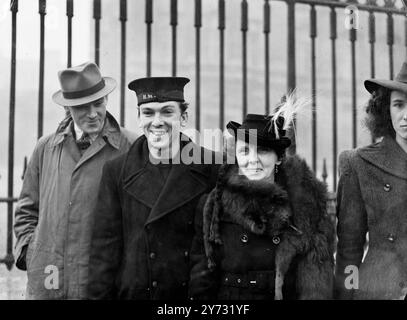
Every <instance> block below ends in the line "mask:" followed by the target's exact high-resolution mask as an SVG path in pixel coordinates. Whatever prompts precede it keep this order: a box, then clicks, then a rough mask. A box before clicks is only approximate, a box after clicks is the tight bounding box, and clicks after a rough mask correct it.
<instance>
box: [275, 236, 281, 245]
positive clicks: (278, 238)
mask: <svg viewBox="0 0 407 320" xmlns="http://www.w3.org/2000/svg"><path fill="white" fill-rule="evenodd" d="M273 243H274V244H279V243H280V237H278V236H274V237H273Z"/></svg>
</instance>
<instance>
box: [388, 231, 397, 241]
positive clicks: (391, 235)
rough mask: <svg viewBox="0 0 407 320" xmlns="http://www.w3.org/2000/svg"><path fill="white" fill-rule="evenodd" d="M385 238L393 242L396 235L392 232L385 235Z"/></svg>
mask: <svg viewBox="0 0 407 320" xmlns="http://www.w3.org/2000/svg"><path fill="white" fill-rule="evenodd" d="M387 240H389V241H390V242H391V243H393V242H394V241H395V240H396V236H395V235H394V234H392V233H389V235H388V236H387Z"/></svg>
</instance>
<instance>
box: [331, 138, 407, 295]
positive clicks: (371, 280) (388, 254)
mask: <svg viewBox="0 0 407 320" xmlns="http://www.w3.org/2000/svg"><path fill="white" fill-rule="evenodd" d="M339 162H340V179H339V185H338V195H337V215H338V227H337V233H338V251H337V266H336V280H335V293H336V297H337V298H339V299H352V298H353V299H400V298H403V297H404V296H405V294H406V293H407V153H406V152H404V151H403V150H402V149H401V147H400V146H399V145H398V144H397V142H396V141H395V140H394V139H393V138H391V137H385V138H384V139H383V140H382V141H381V142H379V143H375V144H372V145H370V146H367V147H364V148H360V149H357V150H352V151H345V152H343V153H342V154H341V155H340V157H339ZM367 232H368V233H369V249H368V251H367V254H366V256H365V258H364V260H363V262H362V257H363V255H364V249H365V245H366V244H367V242H366V234H367ZM347 266H355V267H357V268H358V274H355V272H353V271H350V270H351V269H349V270H348V272H347V273H345V269H346V267H347ZM351 275H352V276H358V283H357V284H358V288H357V289H356V290H352V288H351V287H350V286H348V288H349V289H347V288H346V287H345V281H346V279H347V277H348V282H349V281H350V280H351V279H352V277H349V276H351ZM348 282H347V283H348ZM353 284H355V281H353Z"/></svg>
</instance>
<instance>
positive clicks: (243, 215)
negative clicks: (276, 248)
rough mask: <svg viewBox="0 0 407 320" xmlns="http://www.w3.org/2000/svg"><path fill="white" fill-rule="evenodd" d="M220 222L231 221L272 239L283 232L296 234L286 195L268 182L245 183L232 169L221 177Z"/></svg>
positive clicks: (235, 170) (251, 181) (233, 167)
mask: <svg viewBox="0 0 407 320" xmlns="http://www.w3.org/2000/svg"><path fill="white" fill-rule="evenodd" d="M222 211H223V216H222V219H223V220H231V221H233V222H235V223H237V224H240V225H242V226H243V227H244V228H246V229H248V230H249V231H251V232H253V233H256V234H266V235H269V236H275V235H277V234H279V233H281V232H282V230H283V229H286V228H290V227H291V229H292V230H295V231H297V232H299V230H298V229H297V228H295V227H294V225H293V224H292V222H291V221H290V220H291V216H292V212H291V208H290V204H289V199H288V194H287V192H286V191H285V190H284V189H283V188H282V187H281V186H280V185H278V184H277V183H275V182H272V181H271V180H266V179H263V180H249V179H247V178H246V177H245V176H244V175H241V174H239V172H238V168H237V166H236V165H234V166H231V167H229V169H228V170H227V172H226V175H225V185H224V186H223V194H222Z"/></svg>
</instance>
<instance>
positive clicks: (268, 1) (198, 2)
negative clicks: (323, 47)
mask: <svg viewBox="0 0 407 320" xmlns="http://www.w3.org/2000/svg"><path fill="white" fill-rule="evenodd" d="M188 1H189V0H188ZM235 1H237V0H235ZM276 2H285V3H286V5H287V27H288V33H287V74H286V79H287V91H289V90H291V89H294V88H295V87H296V45H295V39H296V14H295V13H296V5H297V4H302V5H309V19H310V31H309V38H310V41H311V91H312V92H311V94H312V104H313V106H314V108H313V113H312V121H311V124H310V126H311V128H312V129H311V130H312V153H311V154H312V161H311V163H312V168H313V170H314V171H315V172H316V166H317V143H316V141H317V125H316V124H317V112H316V108H315V106H316V105H317V99H318V95H317V77H316V76H317V74H316V64H317V59H316V53H315V50H316V49H315V47H316V40H317V38H318V30H317V16H318V10H317V8H318V7H327V8H329V9H330V17H329V21H330V24H329V28H330V41H331V52H330V54H331V73H332V76H331V87H332V106H331V107H332V115H333V118H332V133H333V138H332V157H333V164H332V170H331V172H332V177H331V178H332V185H333V193H331V194H330V200H329V212H330V213H331V214H334V207H335V206H334V201H335V193H334V192H335V187H336V184H337V155H338V138H337V132H338V124H337V122H338V121H337V114H338V109H337V92H338V91H337V89H338V88H337V86H338V84H337V47H336V45H337V38H338V35H337V10H338V9H344V8H347V9H348V10H349V11H350V17H351V15H352V10H355V9H357V10H360V11H367V12H368V13H369V15H368V33H369V45H370V75H371V77H375V64H376V61H375V50H376V49H375V44H376V32H375V31H376V25H375V16H376V15H377V14H385V15H386V16H387V39H386V43H387V46H388V54H389V77H390V79H392V78H393V76H394V61H393V55H394V53H393V45H394V41H395V40H394V39H395V35H394V34H395V30H394V22H393V19H394V18H393V17H394V16H395V15H402V16H406V10H405V9H404V8H402V7H401V1H398V2H396V1H393V0H384V3H383V4H382V5H379V4H378V1H376V0H366V1H365V2H363V3H362V2H361V1H359V2H358V1H355V0H349V1H333V0H326V1H325V0H299V1H294V0H265V1H264V3H263V10H262V11H263V15H264V16H263V34H264V57H265V61H264V62H265V64H264V66H265V67H264V101H265V108H264V112H265V113H267V114H268V113H269V112H270V50H269V47H270V33H271V32H272V30H271V23H270V19H271V15H272V6H273V3H276ZM38 3H39V7H38V8H39V9H38V13H39V17H40V58H39V89H38V130H37V136H38V137H41V136H42V135H43V119H44V59H45V55H44V44H45V30H44V25H45V20H46V13H47V10H46V9H47V6H46V0H39V1H38ZM117 5H118V6H120V10H119V17H118V20H119V21H120V25H121V50H120V51H121V54H120V61H121V67H120V74H121V76H120V124H121V125H124V124H125V86H126V23H127V20H128V15H127V0H118V1H117ZM168 5H169V6H170V11H169V12H170V17H169V18H170V27H171V32H172V36H171V43H172V50H171V52H172V60H171V64H172V75H174V76H175V75H176V74H177V65H178V60H177V27H178V1H177V0H168ZM227 5H228V0H218V30H219V127H220V128H223V127H224V123H225V40H224V33H225V30H226V27H227V25H226V14H225V12H226V10H227ZM249 5H250V2H249V1H247V0H241V7H240V11H241V24H240V32H241V35H242V65H241V66H242V70H241V71H242V75H241V81H242V114H243V115H244V114H246V113H247V110H248V108H247V106H248V102H247V90H248V89H247V83H248V76H247V32H248V30H249V19H248V10H249ZM396 5H398V6H396ZM101 8H102V7H101V0H93V19H94V23H95V34H94V36H95V47H94V59H95V62H96V63H97V64H99V62H100V24H101V23H102V22H103V16H102V10H101ZM10 11H11V16H12V20H11V34H12V37H11V76H10V104H9V135H8V191H7V197H3V198H0V203H1V202H3V203H4V202H5V203H7V218H8V222H7V254H6V256H5V257H4V258H2V259H0V262H3V263H5V264H6V265H7V267H8V268H9V269H11V267H12V265H13V263H14V257H13V254H12V252H13V248H12V247H13V237H12V221H13V203H14V202H15V201H16V198H15V194H14V190H13V181H14V164H15V159H14V131H15V98H16V43H17V15H18V0H11V2H10ZM106 14H109V13H106ZM193 14H194V25H193V26H191V27H194V28H195V76H196V81H195V101H194V105H195V107H196V109H195V114H196V117H195V128H196V129H197V130H198V131H199V130H200V126H201V81H200V80H201V29H202V0H194V12H193ZM66 17H67V66H71V63H72V23H73V21H74V18H75V15H74V1H73V0H66ZM136 18H137V17H136ZM140 18H142V17H140ZM89 19H91V17H89ZM144 21H145V24H146V41H147V45H146V76H150V75H151V56H152V47H151V43H152V32H151V28H152V25H153V23H154V21H153V0H145V13H144ZM327 27H328V26H327ZM397 32H400V33H404V37H403V39H405V40H404V41H405V43H404V45H405V46H406V47H407V19H405V30H397ZM349 41H350V44H351V52H350V59H351V83H352V89H351V96H352V146H353V147H356V144H357V140H356V138H357V121H356V120H357V115H356V106H357V94H356V60H355V50H356V46H355V45H356V42H357V41H358V40H357V30H356V29H355V28H352V27H351V28H350V30H349ZM295 149H296V146H295V143H294V144H293V146H292V148H291V150H290V151H291V152H295ZM25 161H26V160H25ZM322 177H323V179H324V180H325V181H326V179H327V170H326V162H325V161H324V166H323V174H322ZM332 211H333V212H332Z"/></svg>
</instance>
